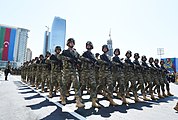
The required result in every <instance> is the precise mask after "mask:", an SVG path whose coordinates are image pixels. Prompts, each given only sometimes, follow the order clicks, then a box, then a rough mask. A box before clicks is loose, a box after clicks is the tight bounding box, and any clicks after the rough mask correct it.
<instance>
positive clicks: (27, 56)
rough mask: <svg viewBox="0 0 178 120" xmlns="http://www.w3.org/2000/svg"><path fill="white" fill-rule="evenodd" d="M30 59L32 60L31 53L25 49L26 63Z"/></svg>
mask: <svg viewBox="0 0 178 120" xmlns="http://www.w3.org/2000/svg"><path fill="white" fill-rule="evenodd" d="M31 59H32V51H31V50H30V48H27V52H26V61H30V60H31Z"/></svg>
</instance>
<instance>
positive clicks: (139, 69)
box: [133, 53, 149, 100]
mask: <svg viewBox="0 0 178 120" xmlns="http://www.w3.org/2000/svg"><path fill="white" fill-rule="evenodd" d="M134 58H135V60H134V61H133V64H134V75H135V80H136V81H138V84H139V88H140V89H141V93H142V95H143V99H144V100H149V99H148V98H146V94H145V87H144V83H145V82H144V78H143V74H142V71H143V68H142V66H141V65H140V63H139V61H138V59H139V58H140V56H139V54H138V53H135V54H134Z"/></svg>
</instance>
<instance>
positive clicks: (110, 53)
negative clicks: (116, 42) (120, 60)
mask: <svg viewBox="0 0 178 120" xmlns="http://www.w3.org/2000/svg"><path fill="white" fill-rule="evenodd" d="M107 46H108V48H109V52H108V55H109V57H110V58H111V57H112V56H113V48H112V39H111V31H110V33H109V40H107Z"/></svg>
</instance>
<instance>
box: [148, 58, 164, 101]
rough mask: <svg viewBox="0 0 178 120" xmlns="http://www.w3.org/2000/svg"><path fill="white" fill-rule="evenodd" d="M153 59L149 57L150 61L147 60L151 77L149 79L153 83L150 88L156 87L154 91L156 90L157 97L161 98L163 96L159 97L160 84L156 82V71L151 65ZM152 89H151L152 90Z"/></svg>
mask: <svg viewBox="0 0 178 120" xmlns="http://www.w3.org/2000/svg"><path fill="white" fill-rule="evenodd" d="M153 61H154V60H153V58H152V57H151V58H150V59H149V63H150V73H151V74H150V75H151V79H152V81H153V86H152V87H154V86H155V87H156V89H157V92H158V97H159V98H162V97H163V96H161V94H160V83H159V80H158V77H157V75H158V70H157V69H156V67H155V66H154V65H153ZM152 89H153V88H152Z"/></svg>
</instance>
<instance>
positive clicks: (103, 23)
mask: <svg viewBox="0 0 178 120" xmlns="http://www.w3.org/2000/svg"><path fill="white" fill-rule="evenodd" d="M177 6H178V0H0V11H1V13H0V24H6V25H12V26H17V27H23V28H27V29H29V30H30V33H29V39H28V45H27V47H29V48H30V49H31V50H32V51H33V57H35V56H39V54H41V53H42V49H43V41H44V31H45V30H47V28H46V27H45V26H49V27H51V26H52V21H53V19H54V16H59V17H61V18H64V19H66V22H67V28H66V29H67V35H66V39H68V38H70V37H73V38H74V39H75V40H76V46H75V48H76V49H77V50H78V52H79V53H82V52H83V51H85V43H86V42H87V41H92V42H93V44H94V50H93V52H94V53H95V52H99V53H101V46H102V45H103V44H106V41H107V39H109V30H110V28H111V38H112V40H113V48H116V47H117V48H120V50H121V57H125V56H124V55H125V53H126V51H127V50H131V51H132V52H133V53H135V52H138V53H140V55H146V56H147V57H151V56H152V57H154V58H159V56H158V55H157V48H164V53H165V54H164V55H163V56H162V57H178V47H177V44H178V7H177Z"/></svg>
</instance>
